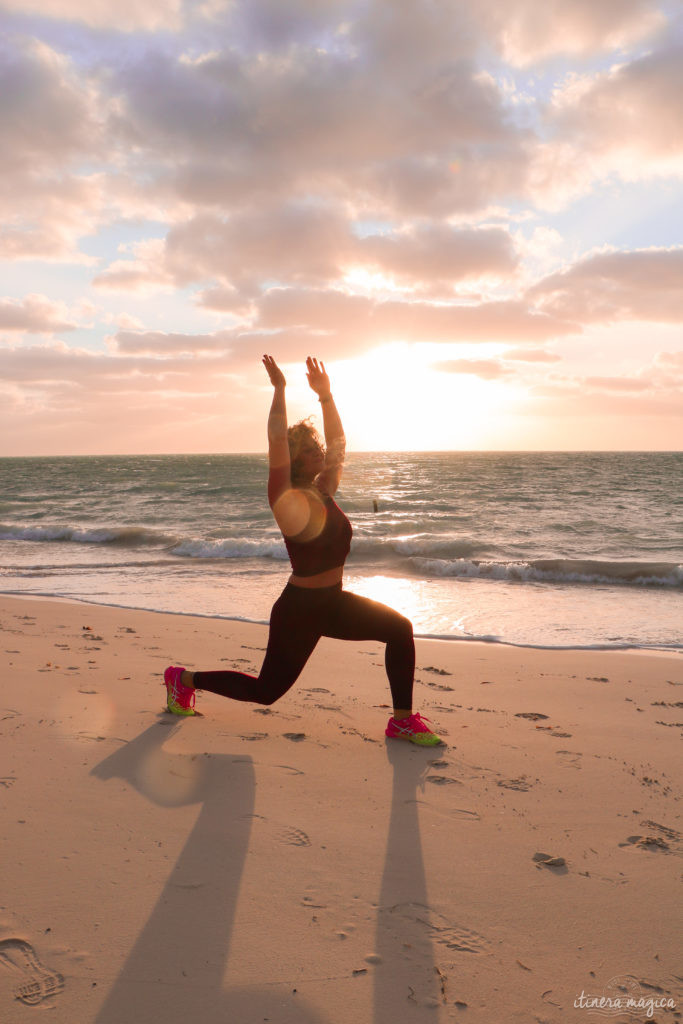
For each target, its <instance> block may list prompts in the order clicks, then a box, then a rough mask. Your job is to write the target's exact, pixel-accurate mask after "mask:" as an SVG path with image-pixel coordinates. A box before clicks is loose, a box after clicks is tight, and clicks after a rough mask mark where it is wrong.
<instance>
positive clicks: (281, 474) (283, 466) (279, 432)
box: [263, 356, 291, 508]
mask: <svg viewBox="0 0 683 1024" xmlns="http://www.w3.org/2000/svg"><path fill="white" fill-rule="evenodd" d="M263 365H264V366H265V368H266V371H267V373H268V376H269V377H270V382H271V384H272V385H273V401H272V404H271V407H270V413H269V415H268V464H269V467H270V469H269V473H268V502H269V504H270V507H271V508H272V507H273V505H274V504H275V502H276V501H277V499H278V498H279V497H280V495H281V494H282V493H283V492H284V491H286V490H287V488H288V487H289V486H290V476H291V466H290V458H289V444H288V443H287V406H286V404H285V387H286V384H287V382H286V380H285V375H284V373H283V372H282V370H281V369H280V367H279V366H278V365H277V363H276V362H275V360H274V359H273V357H272V356H264V357H263Z"/></svg>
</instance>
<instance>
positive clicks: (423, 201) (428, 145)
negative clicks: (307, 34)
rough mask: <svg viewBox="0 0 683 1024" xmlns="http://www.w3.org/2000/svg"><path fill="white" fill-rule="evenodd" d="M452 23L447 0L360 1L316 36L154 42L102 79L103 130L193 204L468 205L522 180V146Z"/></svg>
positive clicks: (430, 211) (392, 208) (391, 208)
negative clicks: (169, 47)
mask: <svg viewBox="0 0 683 1024" xmlns="http://www.w3.org/2000/svg"><path fill="white" fill-rule="evenodd" d="M237 10H239V11H243V10H244V8H243V7H239V8H238V9H237ZM461 23H462V18H461V17H459V16H458V15H457V14H456V13H455V12H454V9H452V8H450V5H444V6H443V9H441V8H440V6H439V5H430V6H428V7H427V6H425V5H424V4H418V3H413V2H406V3H405V4H403V3H402V4H400V5H398V4H397V5H393V6H391V7H390V8H388V7H387V6H386V5H382V4H370V5H367V7H366V8H365V9H364V13H363V14H361V15H359V16H358V17H357V18H356V20H355V21H352V24H351V27H350V28H349V31H348V33H347V34H346V35H345V36H343V37H342V36H338V35H337V36H335V33H336V32H337V30H338V26H337V25H332V24H331V25H330V26H329V37H330V38H328V45H326V46H313V45H309V46H307V45H306V44H305V42H304V43H303V44H302V43H301V42H300V43H299V44H298V45H296V46H293V47H292V48H291V49H289V50H287V51H286V53H284V54H280V53H277V52H269V51H261V52H260V53H259V54H258V56H257V57H256V56H255V55H254V54H252V53H248V52H240V51H239V50H238V48H236V47H234V46H232V47H231V48H228V46H225V47H224V48H223V49H222V50H221V49H220V43H219V48H218V49H217V51H216V52H209V53H206V54H204V55H202V56H201V57H193V58H192V59H190V58H188V57H181V58H174V57H173V56H172V55H169V54H164V53H162V52H160V51H158V50H157V51H156V52H154V51H151V52H148V53H147V54H145V57H144V60H143V59H141V60H138V61H132V62H130V63H129V64H128V65H127V66H126V68H125V72H124V71H123V70H122V71H121V73H119V74H118V75H117V76H114V77H113V79H112V88H113V89H114V92H115V96H116V104H117V116H116V118H115V119H113V120H112V127H113V128H115V131H116V133H117V136H118V138H119V140H120V144H121V145H126V146H133V147H135V148H136V149H140V150H144V152H145V154H146V160H147V162H148V165H149V166H154V165H156V166H157V168H158V173H159V174H161V173H162V170H164V172H165V175H166V176H167V177H168V178H171V179H172V180H174V182H175V186H176V188H177V191H178V194H179V195H180V196H181V197H182V198H183V199H184V200H185V201H188V202H192V203H196V204H200V205H205V206H209V205H215V204H219V203H220V204H221V205H222V206H224V207H228V208H238V207H240V206H244V205H252V204H254V203H257V202H261V201H263V200H266V201H267V202H270V203H272V202H273V200H274V199H280V200H282V199H284V198H285V197H286V198H292V197H298V198H301V197H304V196H310V195H311V194H317V195H321V194H324V195H325V196H326V197H327V198H328V199H329V200H335V201H338V202H344V203H352V204H353V205H354V206H355V207H356V208H359V207H360V206H361V205H362V206H364V207H365V208H367V209H373V210H374V211H377V212H379V211H380V210H385V211H387V212H390V213H393V214H395V215H401V214H408V213H412V214H421V215H424V216H435V215H438V216H443V215H444V214H447V213H449V212H453V211H457V210H472V209H476V208H478V207H480V206H481V205H482V203H483V204H485V203H487V202H488V201H489V200H490V199H491V197H492V195H494V194H500V191H501V190H507V189H509V188H510V187H514V180H515V179H516V180H517V181H518V182H522V181H523V179H524V174H525V167H526V163H527V157H526V155H525V153H524V147H523V144H522V143H523V139H520V132H519V130H518V129H516V128H515V127H514V126H513V125H511V124H510V123H509V122H508V118H507V114H506V110H505V104H504V101H503V97H502V96H501V94H500V92H499V90H498V88H497V87H496V85H495V83H494V82H493V81H492V80H491V79H489V78H486V77H482V76H480V75H479V74H478V69H477V67H476V65H475V64H474V63H473V62H472V61H471V59H470V58H469V56H467V55H466V53H465V51H466V49H467V47H466V45H464V44H465V40H464V39H463V37H462V35H461V33H459V27H460V26H461ZM227 38H229V37H227V36H226V39H227ZM230 38H231V37H230ZM231 42H232V38H231ZM402 52H405V53H409V54H410V59H409V60H404V59H402V58H401V53H402ZM454 166H455V167H457V173H454Z"/></svg>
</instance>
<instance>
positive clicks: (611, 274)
mask: <svg viewBox="0 0 683 1024" xmlns="http://www.w3.org/2000/svg"><path fill="white" fill-rule="evenodd" d="M527 298H528V299H529V300H530V301H532V302H534V303H535V304H537V305H538V307H539V308H540V309H542V310H544V311H545V312H547V313H550V314H552V315H554V316H556V317H567V318H569V317H572V318H574V319H575V320H577V321H579V322H581V323H583V324H587V323H600V322H610V321H615V320H646V321H647V320H649V321H655V322H661V323H678V322H680V321H681V320H682V319H683V248H680V249H641V250H633V251H631V252H601V253H595V254H592V255H589V256H587V257H585V258H584V259H582V260H579V261H578V262H577V263H575V264H574V265H573V266H571V267H569V268H568V269H567V270H565V271H561V272H559V273H557V274H551V275H550V276H548V277H546V278H543V280H541V281H539V282H538V284H536V285H534V286H533V287H532V288H530V289H529V291H528V293H527Z"/></svg>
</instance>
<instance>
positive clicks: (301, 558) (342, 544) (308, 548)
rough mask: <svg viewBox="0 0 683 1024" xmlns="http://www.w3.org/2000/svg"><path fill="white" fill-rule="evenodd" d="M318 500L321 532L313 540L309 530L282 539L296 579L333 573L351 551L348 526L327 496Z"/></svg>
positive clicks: (337, 507)
mask: <svg viewBox="0 0 683 1024" xmlns="http://www.w3.org/2000/svg"><path fill="white" fill-rule="evenodd" d="M320 499H321V503H322V508H323V509H324V516H322V515H321V516H320V521H321V526H322V529H321V530H319V531H315V535H314V536H310V532H311V531H310V529H309V528H307V529H306V530H303V531H302V532H301V533H298V534H297V535H296V536H295V537H287V536H286V535H285V546H286V548H287V553H288V555H289V559H290V561H291V563H292V570H293V572H294V575H295V576H316V575H317V574H318V573H320V572H326V571H327V570H328V569H336V568H337V567H338V566H340V565H343V564H344V562H345V561H346V558H347V556H348V553H349V550H350V548H351V535H352V533H353V530H352V528H351V523H350V522H349V521H348V519H347V518H346V516H345V515H344V513H343V512H342V510H341V509H340V508H339V505H337V503H336V501H334V499H333V498H331V497H330V495H329V494H321V495H320ZM323 520H324V525H323Z"/></svg>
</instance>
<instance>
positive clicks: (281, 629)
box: [193, 583, 415, 711]
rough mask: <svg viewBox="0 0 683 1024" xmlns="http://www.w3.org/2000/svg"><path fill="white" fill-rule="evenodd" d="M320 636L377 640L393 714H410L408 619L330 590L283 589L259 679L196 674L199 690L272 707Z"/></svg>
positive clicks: (410, 636) (339, 590)
mask: <svg viewBox="0 0 683 1024" xmlns="http://www.w3.org/2000/svg"><path fill="white" fill-rule="evenodd" d="M321 636H329V637H333V638H334V639H335V640H379V641H381V642H382V643H384V644H386V650H385V655H384V663H385V665H386V670H387V675H388V677H389V686H390V687H391V697H392V701H393V705H394V708H402V709H405V710H407V711H410V710H412V698H413V676H414V673H415V642H414V640H413V626H412V623H411V622H410V620H409V619H406V618H405V617H404V616H403V615H399V613H398V612H397V611H394V609H393V608H388V607H387V606H386V605H384V604H379V603H378V602H377V601H370V600H369V599H368V598H367V597H359V595H358V594H352V593H350V592H349V591H347V590H342V585H341V583H338V584H337V585H336V586H334V587H321V588H313V589H309V588H304V587H295V586H293V585H292V584H291V583H288V584H287V586H286V587H285V589H284V590H283V592H282V594H281V595H280V597H279V598H278V599H277V601H276V602H275V604H274V605H273V610H272V612H271V614H270V634H269V637H268V647H267V650H266V656H265V658H264V661H263V666H262V668H261V671H260V673H259V675H258V676H251V675H248V674H247V673H246V672H195V673H194V679H193V683H194V685H195V687H196V688H197V689H198V690H210V691H211V693H218V694H220V695H221V696H222V697H232V698H233V700H245V701H252V702H253V703H255V704H274V703H275V701H276V700H279V699H280V697H282V696H283V694H285V693H286V692H287V690H289V688H290V687H291V686H293V685H294V683H295V682H296V680H297V679H298V677H299V675H300V674H301V672H302V670H303V667H304V665H305V664H306V662H307V661H308V659H309V658H310V656H311V654H312V653H313V649H314V647H315V645H316V644H317V642H318V640H319V639H320V637H321Z"/></svg>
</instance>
